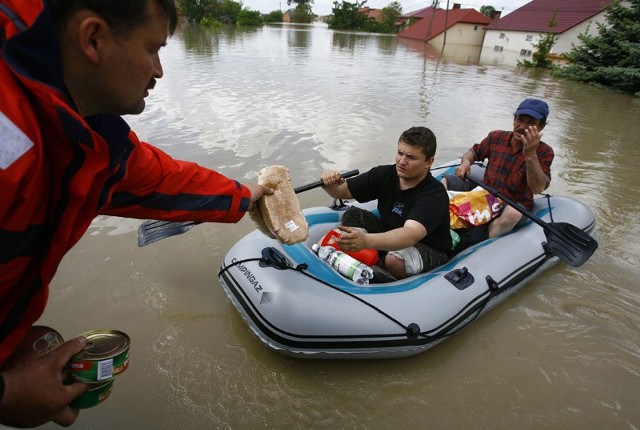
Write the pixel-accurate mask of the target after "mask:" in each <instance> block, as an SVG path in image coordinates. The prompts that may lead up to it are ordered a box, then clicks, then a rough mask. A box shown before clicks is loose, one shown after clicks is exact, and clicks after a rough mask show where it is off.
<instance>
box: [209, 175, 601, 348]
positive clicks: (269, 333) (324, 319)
mask: <svg viewBox="0 0 640 430" xmlns="http://www.w3.org/2000/svg"><path fill="white" fill-rule="evenodd" d="M454 167H455V166H453V165H452V166H449V167H446V166H445V167H441V168H435V169H433V173H434V175H435V176H436V177H439V176H441V175H442V174H445V173H447V174H451V173H453V170H454ZM479 169H480V170H479ZM473 175H474V177H476V178H477V177H481V175H482V171H481V168H480V167H478V166H474V172H473ZM359 206H361V207H365V208H367V209H374V208H375V202H370V203H369V204H366V205H359ZM344 209H346V206H344V205H342V206H336V205H334V207H332V208H329V207H316V208H309V209H305V210H303V213H304V215H305V218H306V220H307V222H308V224H309V238H308V239H307V240H306V241H305V242H302V243H298V244H295V245H283V244H281V243H279V242H278V241H276V240H275V239H270V238H269V237H267V236H265V235H263V234H262V233H260V232H259V231H258V230H255V231H253V232H252V233H250V234H248V235H247V236H245V237H244V238H242V239H241V240H240V241H238V242H237V243H236V244H235V245H234V246H233V247H232V248H231V249H230V251H229V252H228V253H227V255H226V256H225V258H224V260H223V262H222V265H221V268H220V271H219V274H218V277H219V280H220V282H221V284H222V286H223V288H224V290H225V292H226V293H227V295H228V296H229V298H230V300H231V302H232V303H233V304H234V306H235V307H236V309H237V310H238V312H239V313H240V315H241V316H242V318H243V319H244V321H245V322H246V324H247V325H248V326H249V328H250V329H251V331H252V332H253V333H254V334H255V335H256V336H257V337H258V339H260V341H261V342H262V343H264V344H265V345H266V346H267V347H269V348H271V349H273V350H274V351H276V352H278V353H282V354H285V355H287V356H293V357H301V358H319V359H368V358H373V359H378V358H396V357H405V356H410V355H414V354H418V353H421V352H423V351H426V350H427V349H429V348H431V347H433V346H435V345H437V344H438V343H440V342H442V341H443V340H445V339H447V338H448V337H449V336H451V335H452V334H454V333H456V332H457V331H459V330H460V329H462V328H463V327H465V326H467V325H468V324H469V323H471V322H473V321H474V320H475V319H477V318H478V317H480V316H482V315H483V314H485V313H486V312H488V311H490V310H491V309H492V308H494V307H495V306H496V305H498V304H499V303H501V302H502V301H504V300H505V299H507V298H508V297H509V296H510V295H512V294H513V293H515V292H516V291H518V290H519V289H521V288H522V287H524V286H525V285H526V284H527V283H528V282H530V281H531V280H532V279H534V278H535V277H536V276H538V275H539V274H540V273H542V272H543V271H545V270H547V269H548V268H549V267H551V266H553V265H554V264H556V263H557V262H558V261H560V260H559V258H558V255H557V253H554V252H552V251H550V249H549V246H547V240H548V238H547V235H546V234H545V229H543V228H542V227H541V226H540V225H539V224H538V223H535V222H533V221H532V220H530V219H529V220H528V222H527V223H525V224H524V225H522V226H521V227H519V228H518V229H517V230H514V231H513V232H511V233H510V234H508V235H505V236H502V237H499V238H493V239H489V240H486V241H484V242H481V243H479V244H476V245H474V246H472V247H470V248H468V249H466V250H464V251H463V252H461V253H460V254H458V255H456V256H455V257H454V258H452V259H451V260H450V261H449V262H448V263H447V264H445V265H443V266H440V267H438V268H436V269H434V270H432V271H430V272H427V273H423V274H420V275H416V276H412V277H409V278H407V279H403V280H398V281H394V282H390V283H382V284H369V285H360V284H356V283H355V282H353V281H350V280H349V279H347V278H345V277H343V276H342V275H340V274H339V273H338V272H336V271H335V270H334V269H333V268H331V267H330V266H329V265H328V264H327V263H325V262H324V261H322V260H321V259H320V258H319V257H318V256H316V255H315V254H314V252H313V251H312V250H311V246H312V245H313V244H314V243H317V242H318V241H320V240H321V238H322V237H323V236H324V235H325V234H326V233H327V232H328V231H329V230H331V229H333V228H335V227H336V226H338V225H339V224H340V219H341V217H342V214H343V213H344ZM531 213H533V214H535V216H536V217H538V218H539V219H540V220H542V221H544V222H545V223H564V222H566V223H571V224H572V226H575V227H577V228H578V229H581V230H583V231H584V232H586V233H589V232H592V231H593V230H594V229H595V216H594V214H593V212H592V211H591V210H590V209H589V208H588V207H587V206H585V205H584V204H582V203H580V202H579V201H577V200H574V199H571V198H568V197H557V196H540V197H537V198H536V199H535V205H534V208H533V210H532V211H531ZM596 246H597V244H596ZM591 252H593V251H591Z"/></svg>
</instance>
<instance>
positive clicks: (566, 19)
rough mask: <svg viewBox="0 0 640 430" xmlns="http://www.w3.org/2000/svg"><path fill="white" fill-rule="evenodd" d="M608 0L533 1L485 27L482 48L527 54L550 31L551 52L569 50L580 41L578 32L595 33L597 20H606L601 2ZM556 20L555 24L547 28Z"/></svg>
mask: <svg viewBox="0 0 640 430" xmlns="http://www.w3.org/2000/svg"><path fill="white" fill-rule="evenodd" d="M610 1H611V0H562V1H558V0H533V1H532V2H530V3H527V4H526V5H524V6H522V7H521V8H519V9H516V10H515V11H513V12H511V13H510V14H509V15H507V16H505V17H504V18H500V19H499V20H497V21H493V22H492V23H491V24H489V25H488V26H487V27H486V29H485V37H484V42H483V43H482V50H483V52H484V51H485V50H493V51H503V50H504V51H512V52H519V53H520V55H521V56H524V57H528V56H530V55H531V54H532V52H533V51H534V50H535V47H534V45H535V44H536V43H538V42H539V41H540V38H541V37H543V36H544V35H545V34H549V33H553V34H555V35H556V37H557V41H556V43H555V45H554V46H553V48H552V50H551V53H552V54H561V53H566V52H569V51H571V48H572V44H576V45H577V44H579V40H578V35H579V34H582V33H585V32H586V31H587V30H588V32H589V34H596V33H597V31H598V28H597V25H596V23H601V24H603V23H605V10H604V5H605V4H607V3H609V2H610ZM551 20H555V22H556V26H555V27H549V22H550V21H551Z"/></svg>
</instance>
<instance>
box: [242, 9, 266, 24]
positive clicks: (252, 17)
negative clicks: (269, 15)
mask: <svg viewBox="0 0 640 430" xmlns="http://www.w3.org/2000/svg"><path fill="white" fill-rule="evenodd" d="M237 24H238V25H241V26H244V27H260V26H261V25H262V24H264V21H263V20H262V14H260V12H258V11H256V10H249V9H242V10H241V11H240V13H239V14H238V21H237Z"/></svg>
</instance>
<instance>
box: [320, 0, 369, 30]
mask: <svg viewBox="0 0 640 430" xmlns="http://www.w3.org/2000/svg"><path fill="white" fill-rule="evenodd" d="M366 3H367V0H364V1H363V2H362V3H358V0H356V2H355V3H349V2H348V1H342V2H340V3H338V2H337V1H334V2H333V9H332V12H333V13H332V15H331V16H330V17H329V19H328V20H327V23H328V25H329V28H331V29H334V30H362V29H364V26H365V23H366V21H367V17H366V16H365V15H363V14H361V13H360V12H358V9H360V8H361V7H363V6H364V5H365V4H366Z"/></svg>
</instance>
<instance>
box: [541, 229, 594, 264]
mask: <svg viewBox="0 0 640 430" xmlns="http://www.w3.org/2000/svg"><path fill="white" fill-rule="evenodd" d="M544 234H545V236H546V237H547V246H548V247H549V251H551V252H552V253H553V254H555V255H556V256H557V257H558V258H559V259H560V260H562V261H564V262H565V263H568V264H570V265H572V266H575V267H578V266H582V265H583V264H584V263H585V262H586V261H587V260H588V259H589V258H590V257H591V256H592V255H593V253H594V252H595V251H596V248H598V242H596V240H595V239H594V238H592V237H591V236H589V235H588V234H587V233H585V232H584V231H583V230H581V229H579V228H578V227H576V226H575V225H573V224H569V223H566V222H553V223H550V224H548V225H547V226H546V228H545V229H544Z"/></svg>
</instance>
